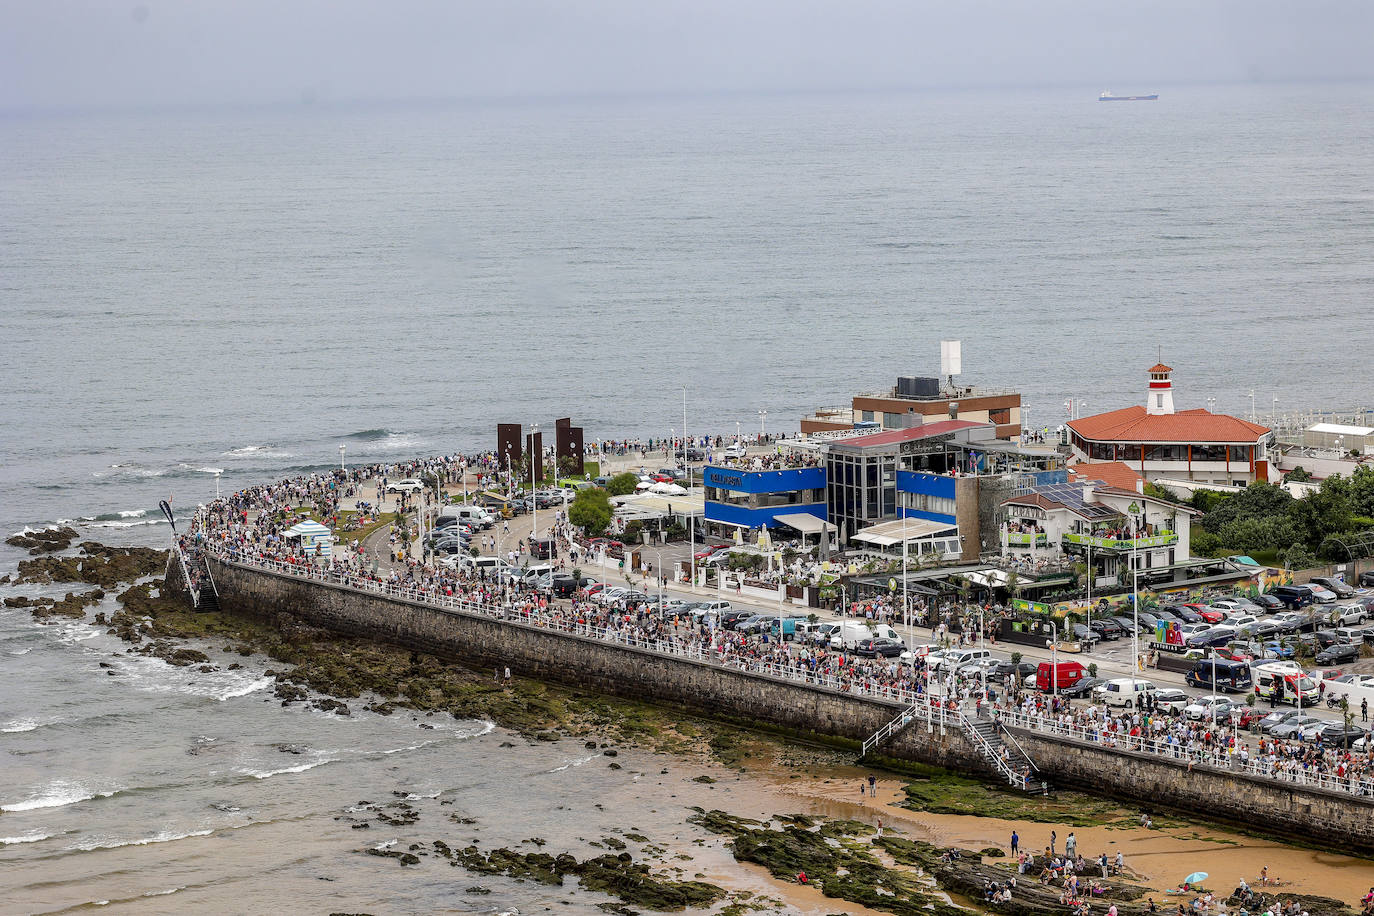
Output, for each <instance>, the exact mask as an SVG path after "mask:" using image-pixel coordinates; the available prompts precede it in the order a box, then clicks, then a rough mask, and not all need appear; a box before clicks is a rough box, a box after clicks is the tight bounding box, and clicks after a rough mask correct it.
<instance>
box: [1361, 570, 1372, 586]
mask: <svg viewBox="0 0 1374 916" xmlns="http://www.w3.org/2000/svg"><path fill="white" fill-rule="evenodd" d="M1358 581H1359V584H1360V588H1374V569H1367V570H1365V571H1364V572H1362V573H1360V578H1359V580H1358Z"/></svg>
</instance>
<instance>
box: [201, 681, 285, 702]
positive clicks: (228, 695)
mask: <svg viewBox="0 0 1374 916" xmlns="http://www.w3.org/2000/svg"><path fill="white" fill-rule="evenodd" d="M273 683H274V681H273V680H272V678H270V677H260V678H258V679H256V680H254V681H251V682H249V683H247V684H241V685H238V686H234V687H230V688H229V689H228V690H226V691H224V692H223V693H220V694H217V695H216V696H215V699H217V700H219V701H220V702H221V703H223V702H224V701H225V700H232V699H233V698H234V697H244V696H247V695H248V694H250V693H256V692H258V691H259V690H265V689H267V688H268V687H271V686H272V684H273Z"/></svg>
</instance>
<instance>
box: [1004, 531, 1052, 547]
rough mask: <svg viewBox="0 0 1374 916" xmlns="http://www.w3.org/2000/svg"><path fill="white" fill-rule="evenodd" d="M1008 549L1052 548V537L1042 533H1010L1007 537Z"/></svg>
mask: <svg viewBox="0 0 1374 916" xmlns="http://www.w3.org/2000/svg"><path fill="white" fill-rule="evenodd" d="M1006 539H1007V546H1008V547H1032V546H1034V547H1048V546H1050V536H1049V535H1048V534H1046V533H1045V532H1043V531H1041V532H1038V533H1036V534H1031V533H1030V532H1025V533H1021V532H1016V531H1012V532H1008V533H1007V535H1006Z"/></svg>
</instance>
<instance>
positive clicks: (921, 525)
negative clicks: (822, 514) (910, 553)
mask: <svg viewBox="0 0 1374 916" xmlns="http://www.w3.org/2000/svg"><path fill="white" fill-rule="evenodd" d="M958 536H959V526H958V525H951V524H950V523H949V522H935V521H931V520H930V519H925V518H908V519H906V520H905V521H903V520H902V519H900V518H899V519H897V520H896V521H891V522H882V523H881V524H878V525H870V526H869V527H867V528H865V529H863V530H862V531H860V532H859V533H858V534H855V535H854V536H853V537H851V538H850V540H851V541H864V542H865V543H868V544H873V545H875V546H878V547H891V546H892V545H893V544H900V543H902V540H903V539H904V538H905V540H906V541H907V542H908V543H909V542H911V541H919V540H922V539H924V538H935V537H958Z"/></svg>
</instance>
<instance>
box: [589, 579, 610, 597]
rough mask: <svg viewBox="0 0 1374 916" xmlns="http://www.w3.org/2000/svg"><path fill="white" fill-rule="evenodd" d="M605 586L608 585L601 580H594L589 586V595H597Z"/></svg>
mask: <svg viewBox="0 0 1374 916" xmlns="http://www.w3.org/2000/svg"><path fill="white" fill-rule="evenodd" d="M605 587H606V586H605V585H603V584H602V583H600V582H593V583H592V584H591V585H588V586H587V597H591V596H592V595H595V594H596V593H597V592H599V591H601V590H602V589H603V588H605Z"/></svg>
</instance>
